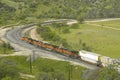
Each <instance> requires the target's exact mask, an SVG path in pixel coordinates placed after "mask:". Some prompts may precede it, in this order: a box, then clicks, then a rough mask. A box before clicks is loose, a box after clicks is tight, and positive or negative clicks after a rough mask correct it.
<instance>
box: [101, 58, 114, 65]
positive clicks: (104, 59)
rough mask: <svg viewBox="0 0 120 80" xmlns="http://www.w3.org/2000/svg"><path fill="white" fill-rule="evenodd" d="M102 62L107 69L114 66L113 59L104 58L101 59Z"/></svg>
mask: <svg viewBox="0 0 120 80" xmlns="http://www.w3.org/2000/svg"><path fill="white" fill-rule="evenodd" d="M101 62H102V65H103V66H104V67H107V66H109V65H113V64H114V63H113V59H112V58H110V57H107V56H102V57H101Z"/></svg>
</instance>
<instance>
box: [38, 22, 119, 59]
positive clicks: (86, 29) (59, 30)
mask: <svg viewBox="0 0 120 80" xmlns="http://www.w3.org/2000/svg"><path fill="white" fill-rule="evenodd" d="M119 22H120V20H116V21H106V22H99V23H91V24H98V25H99V24H100V25H101V26H97V25H91V24H87V23H85V24H79V25H78V27H76V26H75V25H74V26H67V25H62V26H61V27H60V26H54V25H51V26H49V28H50V30H51V31H52V32H53V33H52V34H51V33H48V35H53V34H56V35H53V36H52V37H49V39H47V40H49V42H51V43H53V44H56V45H58V46H59V45H60V44H63V45H65V44H66V43H67V44H68V46H65V47H67V48H70V49H74V50H81V49H85V50H90V51H93V52H96V53H98V54H102V55H105V56H110V57H114V58H120V55H119V52H120V31H117V30H114V29H111V28H110V29H109V28H104V27H103V25H104V26H110V27H113V28H118V29H119V26H118V25H119ZM44 27H45V26H44ZM42 29H44V28H42ZM50 30H49V32H50ZM39 31H40V30H38V32H39ZM40 32H41V31H40ZM40 34H41V33H40ZM45 34H47V32H44V35H43V36H42V37H44V36H45ZM54 39H55V40H54ZM65 41H66V42H65Z"/></svg>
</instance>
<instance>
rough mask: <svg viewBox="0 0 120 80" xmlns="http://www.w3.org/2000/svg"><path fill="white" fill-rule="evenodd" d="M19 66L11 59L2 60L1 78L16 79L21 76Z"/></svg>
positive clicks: (0, 61)
mask: <svg viewBox="0 0 120 80" xmlns="http://www.w3.org/2000/svg"><path fill="white" fill-rule="evenodd" d="M18 71H19V70H18V68H17V66H16V63H15V62H14V61H11V60H4V59H1V60H0V80H1V79H3V80H11V78H12V80H14V79H16V78H17V80H18V78H19V73H18Z"/></svg>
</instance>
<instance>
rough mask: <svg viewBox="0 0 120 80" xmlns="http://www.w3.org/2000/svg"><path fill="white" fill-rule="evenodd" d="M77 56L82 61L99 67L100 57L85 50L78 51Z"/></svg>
mask: <svg viewBox="0 0 120 80" xmlns="http://www.w3.org/2000/svg"><path fill="white" fill-rule="evenodd" d="M79 56H80V57H81V59H82V60H83V61H86V62H89V63H92V64H96V65H97V66H101V57H102V56H101V55H99V54H96V53H93V52H88V51H85V50H81V51H79Z"/></svg>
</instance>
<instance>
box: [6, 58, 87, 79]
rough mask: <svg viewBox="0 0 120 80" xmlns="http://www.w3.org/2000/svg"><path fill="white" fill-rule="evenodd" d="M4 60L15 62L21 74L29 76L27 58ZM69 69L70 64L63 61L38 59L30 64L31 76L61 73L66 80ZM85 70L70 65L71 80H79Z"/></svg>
mask: <svg viewBox="0 0 120 80" xmlns="http://www.w3.org/2000/svg"><path fill="white" fill-rule="evenodd" d="M4 59H7V60H8V59H10V60H13V61H15V62H16V65H17V67H18V68H19V69H20V71H21V72H22V73H26V74H31V73H30V71H29V68H30V67H29V61H27V57H23V56H19V57H18V56H14V57H5V58H4ZM69 67H70V63H68V62H63V61H56V60H50V59H43V58H38V59H36V60H35V61H34V62H32V75H36V74H37V73H39V72H47V73H50V72H62V73H63V74H64V75H65V78H66V79H65V80H68V74H69V73H68V70H69ZM83 70H85V68H83V67H80V66H75V65H72V79H73V80H80V79H81V77H82V71H83Z"/></svg>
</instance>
